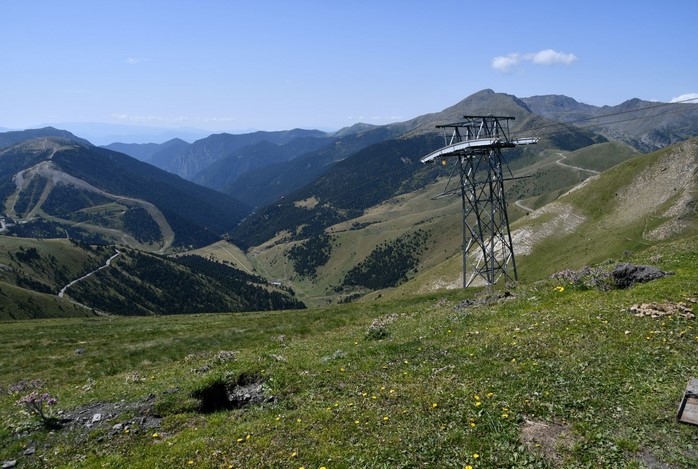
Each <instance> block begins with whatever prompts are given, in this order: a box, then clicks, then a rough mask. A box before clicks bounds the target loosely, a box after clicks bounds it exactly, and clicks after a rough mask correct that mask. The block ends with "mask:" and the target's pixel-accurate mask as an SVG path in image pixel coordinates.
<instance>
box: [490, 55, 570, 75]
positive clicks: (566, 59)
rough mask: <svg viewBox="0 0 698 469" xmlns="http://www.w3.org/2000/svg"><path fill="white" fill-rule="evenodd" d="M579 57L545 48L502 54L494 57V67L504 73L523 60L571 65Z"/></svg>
mask: <svg viewBox="0 0 698 469" xmlns="http://www.w3.org/2000/svg"><path fill="white" fill-rule="evenodd" d="M577 60H578V58H577V56H576V55H574V54H566V53H564V52H558V51H556V50H553V49H543V50H541V51H538V52H529V53H526V54H519V53H517V52H514V53H511V54H508V55H500V56H497V57H495V58H493V59H492V68H493V69H495V70H499V71H500V72H503V73H509V72H510V71H511V70H512V69H513V68H514V67H515V66H516V65H518V64H520V63H521V62H523V61H526V62H531V63H534V64H536V65H557V64H564V65H570V64H571V63H572V62H575V61H577Z"/></svg>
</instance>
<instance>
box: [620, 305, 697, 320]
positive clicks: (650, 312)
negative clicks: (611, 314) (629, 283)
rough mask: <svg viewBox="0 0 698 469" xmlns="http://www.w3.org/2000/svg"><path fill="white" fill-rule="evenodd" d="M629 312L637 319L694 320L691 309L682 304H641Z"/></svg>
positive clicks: (631, 308)
mask: <svg viewBox="0 0 698 469" xmlns="http://www.w3.org/2000/svg"><path fill="white" fill-rule="evenodd" d="M630 312H631V313H633V314H634V315H635V316H637V317H640V318H642V317H650V318H653V319H657V318H661V317H664V316H677V317H680V318H684V319H695V317H696V316H695V314H693V309H692V308H691V307H689V306H688V305H687V304H686V303H684V302H679V303H642V304H639V305H633V306H631V307H630Z"/></svg>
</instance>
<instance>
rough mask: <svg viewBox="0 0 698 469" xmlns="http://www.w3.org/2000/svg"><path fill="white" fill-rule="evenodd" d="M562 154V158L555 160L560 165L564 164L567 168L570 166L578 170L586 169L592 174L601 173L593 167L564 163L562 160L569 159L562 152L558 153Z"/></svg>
mask: <svg viewBox="0 0 698 469" xmlns="http://www.w3.org/2000/svg"><path fill="white" fill-rule="evenodd" d="M558 155H560V159H559V160H557V161H556V162H555V164H558V165H560V166H563V167H565V168H570V169H576V170H577V171H586V172H587V173H591V174H599V172H598V171H594V170H593V169H586V168H580V167H579V166H572V165H571V164H567V163H563V162H562V160H565V159H567V157H566V156H565V155H563V154H562V153H558Z"/></svg>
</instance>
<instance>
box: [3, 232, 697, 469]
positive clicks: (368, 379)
mask: <svg viewBox="0 0 698 469" xmlns="http://www.w3.org/2000/svg"><path fill="white" fill-rule="evenodd" d="M696 241H698V240H697V239H696V238H691V239H689V240H687V241H686V242H683V243H678V244H673V245H664V246H663V247H661V248H660V247H655V248H651V249H649V250H648V251H647V252H646V254H645V255H643V256H641V257H635V258H632V259H631V260H632V261H635V262H638V263H647V262H650V259H651V260H652V261H653V262H655V263H656V264H657V265H658V266H659V267H660V268H662V269H664V270H667V271H672V272H675V275H673V276H670V277H666V278H664V279H661V280H658V281H655V282H651V283H647V284H641V285H636V286H635V287H633V288H630V289H628V290H615V291H610V292H601V291H596V290H586V291H579V290H574V289H573V288H570V287H569V286H567V285H566V286H567V287H568V288H566V289H564V291H558V290H559V289H555V286H556V284H554V283H552V281H544V282H539V283H534V284H526V285H520V286H519V287H518V288H517V289H516V290H514V291H512V293H513V297H511V298H510V299H508V300H500V301H494V302H490V303H487V304H480V305H479V306H477V305H474V306H469V307H464V306H461V305H460V302H461V300H463V299H465V298H468V297H471V296H472V295H478V293H477V291H474V290H470V291H462V290H458V291H453V292H450V293H446V294H443V293H442V294H434V295H428V296H421V297H412V298H410V299H406V300H400V301H396V300H392V301H384V302H376V303H365V304H352V305H345V306H338V307H333V308H330V309H315V310H308V311H297V312H292V313H290V312H286V313H281V312H270V313H257V314H220V315H204V316H177V317H168V318H167V319H166V320H164V319H163V318H156V317H144V318H97V319H82V320H79V319H62V320H50V321H39V322H36V321H34V322H23V321H18V322H7V323H0V333H1V334H2V337H3V341H2V343H0V383H3V385H4V386H6V387H9V386H10V385H12V384H16V383H18V382H19V381H20V380H22V379H41V380H43V382H44V386H43V388H42V389H45V390H47V391H48V392H50V393H51V394H53V395H56V396H57V397H58V407H59V408H61V409H64V410H65V411H66V412H68V413H70V412H72V411H73V410H74V409H85V410H86V412H87V418H88V420H91V419H92V413H93V411H90V410H89V409H94V408H95V407H94V406H95V403H110V402H111V403H119V402H121V404H120V405H121V406H122V407H123V408H126V409H128V405H129V404H130V403H133V402H144V401H146V402H151V403H152V404H153V410H152V411H151V413H150V415H151V418H152V416H158V417H159V418H162V420H158V422H157V424H156V426H154V427H149V428H144V427H143V426H141V425H139V424H138V423H131V424H130V426H129V428H128V429H125V428H124V427H123V426H121V427H118V426H117V427H114V426H115V425H117V424H119V423H123V422H126V421H130V422H133V417H134V416H133V411H132V410H125V411H117V412H116V413H117V414H119V415H118V416H115V417H112V416H109V415H106V414H105V415H104V416H103V417H102V418H103V421H101V422H97V423H95V424H94V425H92V427H91V428H87V427H85V425H84V424H80V425H78V427H77V428H78V429H74V430H71V429H70V427H69V426H68V427H66V428H63V429H60V430H54V431H49V430H48V429H41V428H34V429H32V427H27V425H26V423H24V422H26V419H25V417H23V416H22V415H21V413H20V408H19V407H18V406H16V405H15V404H14V403H15V401H16V400H17V399H18V397H19V396H20V395H19V394H15V395H12V394H8V393H4V394H2V395H0V417H1V419H2V422H3V426H2V427H1V428H0V460H2V461H6V460H17V461H18V467H19V466H20V465H21V466H22V467H30V466H31V467H96V466H108V467H129V468H146V467H147V468H158V467H162V468H164V467H313V468H318V467H327V468H349V467H408V466H409V467H417V466H419V467H459V468H462V467H466V466H472V467H474V468H483V467H642V466H647V465H655V466H662V465H671V467H695V466H696V465H697V464H698V452H697V451H696V448H697V447H698V446H697V445H698V435H697V434H696V431H695V427H690V426H686V425H683V424H679V423H677V422H676V420H675V414H676V410H677V407H678V402H679V400H680V399H681V397H682V395H683V391H684V389H685V386H686V382H687V379H688V377H690V376H696V374H698V364H697V363H696V361H695V353H694V352H695V348H696V346H697V345H698V328H697V327H696V325H695V319H688V318H686V317H682V316H679V315H672V316H665V317H662V318H657V319H653V318H650V317H636V316H634V315H632V314H630V313H629V311H628V309H629V308H630V306H631V305H633V304H636V303H643V302H654V301H657V302H678V301H685V300H686V299H687V298H695V297H696V296H698V290H697V289H696V285H697V283H696V278H697V276H698V267H697V266H698V251H697V250H696V246H697V244H696ZM480 297H481V298H484V295H480ZM689 305H690V303H689ZM694 308H695V305H694ZM78 348H79V349H81V352H82V353H76V349H78ZM221 351H235V352H236V353H234V354H230V353H228V354H225V353H220V352H221ZM232 356H234V357H235V358H234V359H230V357H232ZM222 357H228V358H227V359H225V360H224V359H222ZM204 365H208V367H206V366H204ZM241 375H244V376H254V377H256V379H261V380H263V383H264V384H263V390H264V392H265V394H266V395H267V396H274V397H275V398H274V399H273V400H270V401H267V402H266V403H264V404H260V405H255V406H250V407H246V408H243V409H237V410H222V411H218V412H213V413H208V414H204V413H201V412H199V411H198V410H197V409H198V404H199V403H198V401H197V399H196V398H195V397H194V396H197V395H201V391H202V390H204V389H208V388H210V385H211V383H215V382H226V381H231V380H232V381H235V380H237V379H238V378H239V377H240V376H241ZM151 393H152V395H154V397H150V398H149V397H148V396H150V395H151ZM122 400H123V401H122ZM90 406H92V407H90ZM541 428H545V429H547V432H545V433H544V434H540V433H536V431H535V430H536V429H541ZM15 429H24V430H23V431H22V432H19V433H16V432H15ZM126 430H128V431H126ZM27 448H33V449H34V450H35V452H34V453H33V454H31V455H24V452H25V450H26V449H27Z"/></svg>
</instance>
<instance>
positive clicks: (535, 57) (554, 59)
mask: <svg viewBox="0 0 698 469" xmlns="http://www.w3.org/2000/svg"><path fill="white" fill-rule="evenodd" d="M530 56H531V58H530V60H531V62H533V63H534V64H540V65H555V64H565V65H569V64H571V63H572V62H574V61H576V60H577V56H576V55H574V54H565V53H564V52H558V51H555V50H552V49H545V50H542V51H539V52H535V53H533V54H530Z"/></svg>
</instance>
